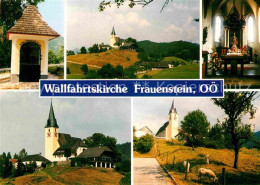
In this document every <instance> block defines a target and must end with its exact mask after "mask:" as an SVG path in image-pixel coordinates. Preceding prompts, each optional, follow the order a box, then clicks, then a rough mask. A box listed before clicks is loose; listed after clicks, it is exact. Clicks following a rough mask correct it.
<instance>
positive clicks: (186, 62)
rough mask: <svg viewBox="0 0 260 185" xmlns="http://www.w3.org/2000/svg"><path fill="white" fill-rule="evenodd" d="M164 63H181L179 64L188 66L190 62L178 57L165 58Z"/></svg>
mask: <svg viewBox="0 0 260 185" xmlns="http://www.w3.org/2000/svg"><path fill="white" fill-rule="evenodd" d="M162 61H163V62H171V61H174V62H179V63H185V64H188V61H186V60H183V59H181V58H178V57H164V59H163V60H162Z"/></svg>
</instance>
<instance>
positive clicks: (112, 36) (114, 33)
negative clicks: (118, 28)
mask: <svg viewBox="0 0 260 185" xmlns="http://www.w3.org/2000/svg"><path fill="white" fill-rule="evenodd" d="M115 44H116V32H115V28H114V26H113V29H112V32H111V37H110V46H111V47H112V48H115V47H117V46H116V45H115Z"/></svg>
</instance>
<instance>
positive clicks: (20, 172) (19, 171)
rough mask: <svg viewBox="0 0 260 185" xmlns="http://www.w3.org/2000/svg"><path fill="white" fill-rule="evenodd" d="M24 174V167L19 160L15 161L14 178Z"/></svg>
mask: <svg viewBox="0 0 260 185" xmlns="http://www.w3.org/2000/svg"><path fill="white" fill-rule="evenodd" d="M24 173H25V166H24V164H23V163H22V161H21V159H18V161H17V168H16V171H15V177H18V176H22V175H23V174H24Z"/></svg>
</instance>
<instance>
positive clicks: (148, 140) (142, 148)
mask: <svg viewBox="0 0 260 185" xmlns="http://www.w3.org/2000/svg"><path fill="white" fill-rule="evenodd" d="M153 140H154V138H153V136H151V135H149V134H146V135H145V136H142V137H140V138H139V139H138V140H137V142H136V144H135V147H136V150H137V151H138V152H140V153H147V152H149V151H150V150H151V148H152V147H153Z"/></svg>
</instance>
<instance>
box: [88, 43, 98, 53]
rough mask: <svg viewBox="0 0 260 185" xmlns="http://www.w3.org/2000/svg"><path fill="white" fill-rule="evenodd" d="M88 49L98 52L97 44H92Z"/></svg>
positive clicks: (91, 51)
mask: <svg viewBox="0 0 260 185" xmlns="http://www.w3.org/2000/svg"><path fill="white" fill-rule="evenodd" d="M88 51H89V52H90V53H98V52H99V49H98V44H93V46H92V47H90V48H88Z"/></svg>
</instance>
